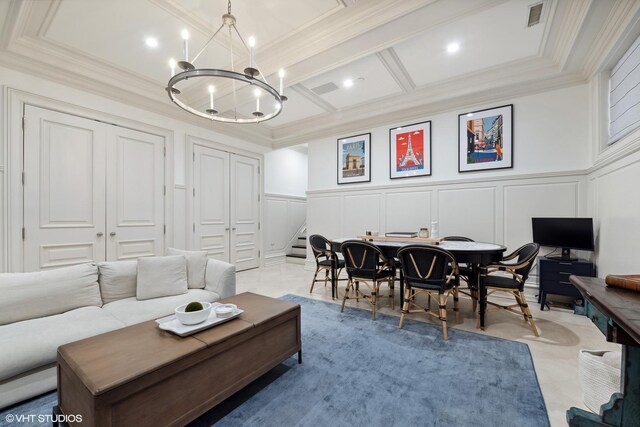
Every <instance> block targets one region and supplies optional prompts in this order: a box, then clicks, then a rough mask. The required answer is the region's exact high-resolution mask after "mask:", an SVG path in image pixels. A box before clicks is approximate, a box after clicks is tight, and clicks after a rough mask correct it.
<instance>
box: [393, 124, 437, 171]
mask: <svg viewBox="0 0 640 427" xmlns="http://www.w3.org/2000/svg"><path fill="white" fill-rule="evenodd" d="M432 159H433V156H432V151H431V121H426V122H421V123H413V124H410V125H402V126H398V127H395V128H391V129H389V178H391V179H398V178H412V177H419V176H431V162H432Z"/></svg>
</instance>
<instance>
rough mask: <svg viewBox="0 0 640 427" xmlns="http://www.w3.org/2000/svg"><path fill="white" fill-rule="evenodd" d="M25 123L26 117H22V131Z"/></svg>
mask: <svg viewBox="0 0 640 427" xmlns="http://www.w3.org/2000/svg"><path fill="white" fill-rule="evenodd" d="M26 121H27V116H22V130H24V124H25V122H26Z"/></svg>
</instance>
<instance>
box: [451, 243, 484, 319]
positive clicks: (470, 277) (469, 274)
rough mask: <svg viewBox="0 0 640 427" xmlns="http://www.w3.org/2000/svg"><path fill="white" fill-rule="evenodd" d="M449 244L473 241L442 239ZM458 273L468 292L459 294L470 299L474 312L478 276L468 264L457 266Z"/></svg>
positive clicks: (476, 299) (476, 303) (476, 301)
mask: <svg viewBox="0 0 640 427" xmlns="http://www.w3.org/2000/svg"><path fill="white" fill-rule="evenodd" d="M442 240H443V241H449V242H473V241H474V240H473V239H470V238H468V237H463V236H447V237H444V238H443V239H442ZM458 273H459V274H460V278H461V279H462V280H464V282H465V283H466V284H467V288H468V292H465V291H463V290H460V293H462V294H465V295H467V296H468V297H471V301H472V304H473V311H474V312H475V311H476V308H477V307H478V276H477V271H474V266H472V265H469V264H464V263H463V264H458Z"/></svg>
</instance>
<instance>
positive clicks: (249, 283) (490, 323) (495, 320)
mask: <svg viewBox="0 0 640 427" xmlns="http://www.w3.org/2000/svg"><path fill="white" fill-rule="evenodd" d="M312 277H313V272H312V271H306V270H305V269H304V266H303V265H300V264H279V265H274V266H268V267H263V268H258V269H254V270H248V271H243V272H240V273H238V275H237V290H238V292H245V291H250V292H255V293H259V294H263V295H268V296H272V297H280V296H282V295H285V294H296V295H301V296H306V297H310V298H315V299H321V300H326V301H331V288H330V286H327V287H326V288H325V287H324V286H323V284H322V283H317V284H316V287H315V289H314V291H313V294H309V288H310V284H311V278H312ZM344 283H345V282H341V283H340V289H341V290H342V289H344ZM398 292H399V291H398V289H396V294H397V293H398ZM528 301H529V306H530V307H531V311H532V314H533V317H534V319H535V321H536V325H537V326H538V329H539V331H540V337H538V338H536V337H535V336H534V335H533V333H532V331H531V329H530V328H529V326H528V324H526V323H525V322H524V321H523V320H522V319H521V318H519V317H516V316H515V315H514V314H511V313H509V312H506V311H502V310H501V311H494V312H490V313H489V314H488V318H487V326H486V328H485V331H484V332H483V331H480V330H478V329H476V318H475V316H474V314H473V313H472V311H471V301H470V300H469V299H468V298H467V297H465V296H464V295H461V297H460V311H459V312H458V315H457V317H456V315H455V314H450V315H449V319H448V324H449V327H452V328H460V329H464V330H467V331H472V332H476V333H481V334H488V335H492V336H496V337H500V338H506V339H511V340H516V341H520V342H524V343H526V344H528V345H529V348H530V350H531V354H532V356H533V361H534V365H535V368H536V372H537V374H538V380H539V382H540V387H541V388H542V394H543V396H544V400H545V403H546V405H547V410H548V411H549V419H550V420H551V425H552V426H554V427H555V426H566V425H567V423H566V418H565V413H566V410H567V409H568V408H569V407H571V406H577V407H580V408H585V409H586V407H585V406H584V404H583V403H582V396H581V387H580V381H579V379H578V350H580V349H602V350H607V349H608V350H616V349H619V346H618V345H616V344H612V343H608V342H606V341H605V339H604V336H603V335H602V334H601V333H600V331H599V330H598V329H597V328H596V327H595V326H594V325H593V324H592V323H591V321H590V320H589V319H588V318H587V317H585V316H577V315H574V314H573V313H572V312H570V311H568V310H562V309H552V310H546V311H543V312H541V311H540V306H539V305H538V304H536V303H535V301H536V300H535V297H534V296H532V295H531V296H528ZM335 302H337V300H336V301H335ZM348 304H355V301H354V300H349V302H348ZM386 304H387V302H382V303H381V305H380V306H379V310H380V312H381V313H385V314H393V315H397V316H399V315H400V312H399V309H398V301H396V311H395V312H394V311H391V307H390V306H387V305H386ZM359 306H361V307H362V308H370V305H369V304H368V303H367V302H360V304H359ZM413 318H414V319H416V320H423V321H425V322H431V323H434V324H438V323H439V322H438V321H437V320H431V318H430V317H428V316H426V315H420V314H417V315H413Z"/></svg>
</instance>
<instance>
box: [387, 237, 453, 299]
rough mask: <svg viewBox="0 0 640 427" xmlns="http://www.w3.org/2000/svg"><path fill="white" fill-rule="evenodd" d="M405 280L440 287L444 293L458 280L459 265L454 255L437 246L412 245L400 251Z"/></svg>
mask: <svg viewBox="0 0 640 427" xmlns="http://www.w3.org/2000/svg"><path fill="white" fill-rule="evenodd" d="M398 258H399V259H400V264H401V265H402V274H403V276H404V280H405V281H406V282H407V283H409V284H411V283H421V284H425V285H428V286H429V287H439V288H440V289H441V290H442V291H444V290H445V289H446V288H447V287H448V285H449V284H450V283H451V282H453V281H455V280H457V275H458V263H457V262H456V259H455V257H454V256H453V254H452V253H451V252H449V251H447V250H445V249H441V248H438V247H436V246H424V245H411V246H405V247H403V248H402V249H400V250H399V251H398Z"/></svg>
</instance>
